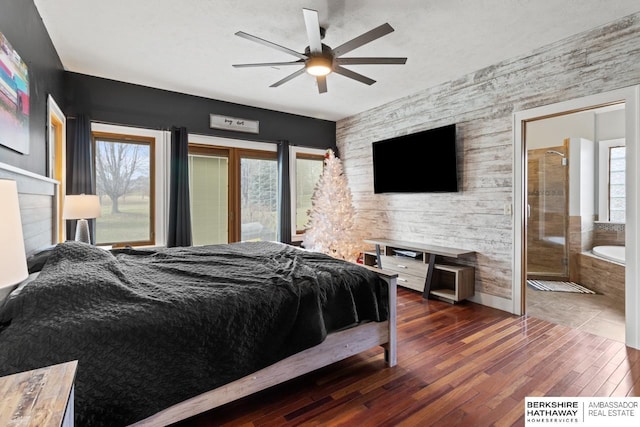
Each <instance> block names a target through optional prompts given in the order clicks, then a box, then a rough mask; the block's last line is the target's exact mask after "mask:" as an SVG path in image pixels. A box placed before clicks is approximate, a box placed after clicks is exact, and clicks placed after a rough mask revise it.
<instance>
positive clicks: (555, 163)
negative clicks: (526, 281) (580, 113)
mask: <svg viewBox="0 0 640 427" xmlns="http://www.w3.org/2000/svg"><path fill="white" fill-rule="evenodd" d="M568 151H569V150H568V147H567V145H566V144H565V145H563V146H558V147H546V148H539V149H533V150H528V151H527V156H528V162H527V165H528V172H527V173H528V179H527V187H528V188H527V205H528V212H527V214H528V215H527V276H528V278H530V279H549V280H568V279H569V253H568V244H567V243H568V242H567V238H568V220H569V212H568V208H569V197H568V195H569V166H568V158H567V154H566V153H568Z"/></svg>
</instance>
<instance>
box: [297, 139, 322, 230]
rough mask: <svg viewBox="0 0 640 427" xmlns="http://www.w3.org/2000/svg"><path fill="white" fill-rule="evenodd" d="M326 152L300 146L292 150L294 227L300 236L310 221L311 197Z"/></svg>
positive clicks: (320, 172) (320, 173)
mask: <svg viewBox="0 0 640 427" xmlns="http://www.w3.org/2000/svg"><path fill="white" fill-rule="evenodd" d="M324 152H325V150H318V149H304V148H300V147H293V148H292V150H291V154H292V155H291V193H292V194H291V204H292V210H293V212H292V227H293V228H292V229H293V230H294V234H295V236H298V237H300V236H302V235H303V234H304V231H305V228H306V226H307V224H308V222H309V212H310V211H311V207H312V201H311V199H312V198H313V192H314V191H315V188H316V184H317V183H318V180H319V179H320V175H322V170H323V168H324ZM295 236H294V237H295Z"/></svg>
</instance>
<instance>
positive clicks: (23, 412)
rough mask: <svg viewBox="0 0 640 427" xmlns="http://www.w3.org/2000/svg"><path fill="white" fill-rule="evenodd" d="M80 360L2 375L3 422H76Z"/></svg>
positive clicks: (44, 426) (50, 425)
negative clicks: (77, 372)
mask: <svg viewBox="0 0 640 427" xmlns="http://www.w3.org/2000/svg"><path fill="white" fill-rule="evenodd" d="M77 367H78V361H77V360H74V361H71V362H66V363H61V364H59V365H52V366H47V367H45V368H39V369H34V370H33V371H27V372H20V373H17V374H13V375H8V376H6V377H1V378H0V397H1V399H0V426H6V425H16V426H18V425H19V426H38V427H60V426H63V427H69V426H73V392H74V390H73V383H74V380H75V377H76V369H77Z"/></svg>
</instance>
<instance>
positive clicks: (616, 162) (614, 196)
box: [609, 146, 626, 223]
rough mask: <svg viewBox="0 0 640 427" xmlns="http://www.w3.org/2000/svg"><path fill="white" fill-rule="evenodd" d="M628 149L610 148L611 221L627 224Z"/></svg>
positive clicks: (622, 147) (621, 147)
mask: <svg viewBox="0 0 640 427" xmlns="http://www.w3.org/2000/svg"><path fill="white" fill-rule="evenodd" d="M625 154H626V147H624V146H618V147H611V148H609V221H611V222H621V223H624V222H625V179H624V175H625Z"/></svg>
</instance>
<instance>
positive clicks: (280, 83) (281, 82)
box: [269, 67, 305, 87]
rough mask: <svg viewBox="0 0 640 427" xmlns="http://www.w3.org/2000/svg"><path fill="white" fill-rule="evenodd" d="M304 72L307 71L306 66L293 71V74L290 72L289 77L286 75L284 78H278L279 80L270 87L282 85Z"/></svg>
mask: <svg viewBox="0 0 640 427" xmlns="http://www.w3.org/2000/svg"><path fill="white" fill-rule="evenodd" d="M304 72H305V68H304V67H302V68H300V69H299V70H298V71H296V72H295V73H291V74H289V75H288V76H287V77H285V78H284V79H282V80H278V81H277V82H275V83H274V84H272V85H271V86H269V87H278V86H280V85H282V84H284V83H286V82H288V81H289V80H291V79H293V78H295V77H298V76H299V75H300V74H304Z"/></svg>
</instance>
